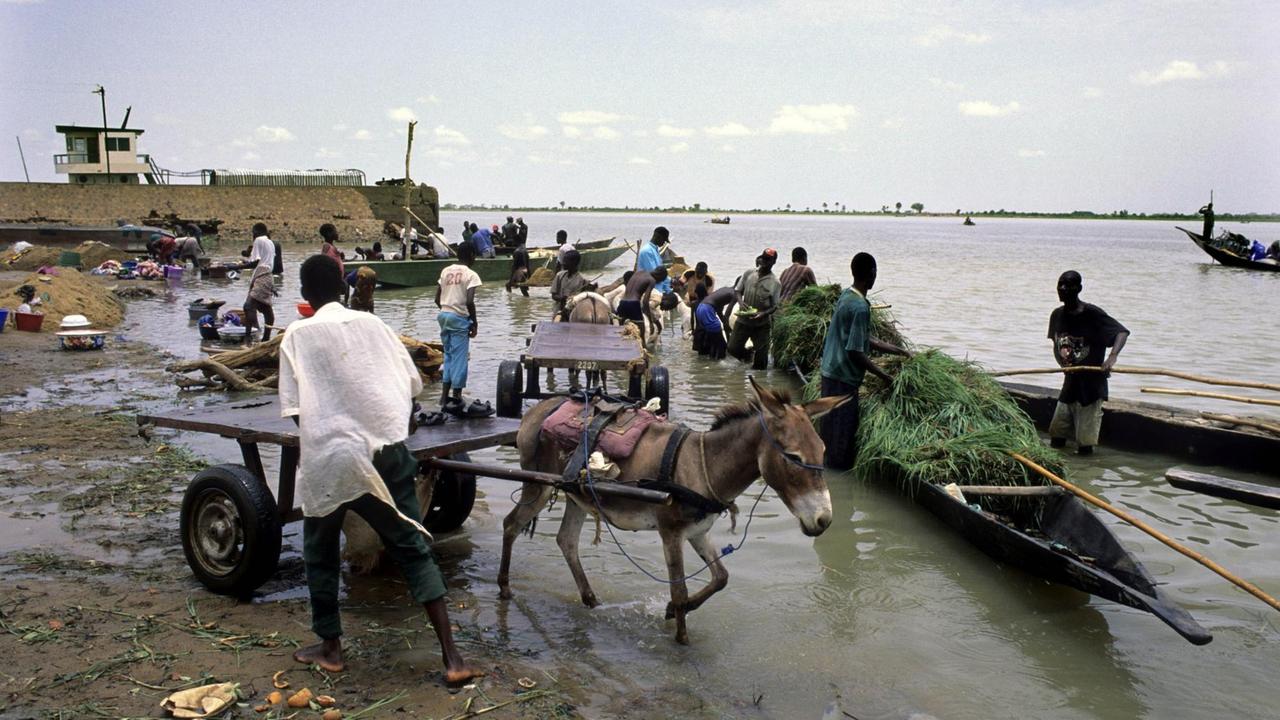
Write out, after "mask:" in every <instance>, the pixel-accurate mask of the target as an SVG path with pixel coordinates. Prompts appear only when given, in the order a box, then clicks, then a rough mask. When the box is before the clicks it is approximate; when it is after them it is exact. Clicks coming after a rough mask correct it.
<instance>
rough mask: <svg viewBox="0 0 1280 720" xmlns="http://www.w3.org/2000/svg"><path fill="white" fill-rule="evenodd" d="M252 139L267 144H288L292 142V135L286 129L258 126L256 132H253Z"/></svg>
mask: <svg viewBox="0 0 1280 720" xmlns="http://www.w3.org/2000/svg"><path fill="white" fill-rule="evenodd" d="M253 136H254V138H256V139H258V140H260V141H262V142H267V143H276V142H288V141H290V140H293V139H294V137H293V133H291V132H289V130H288V128H282V127H270V126H268V125H259V126H258V129H257V130H254V131H253Z"/></svg>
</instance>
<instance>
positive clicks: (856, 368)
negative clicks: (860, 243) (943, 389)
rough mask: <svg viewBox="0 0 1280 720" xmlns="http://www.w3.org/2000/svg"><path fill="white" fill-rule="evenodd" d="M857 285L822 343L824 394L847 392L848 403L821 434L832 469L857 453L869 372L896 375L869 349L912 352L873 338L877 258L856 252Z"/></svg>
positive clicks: (882, 376) (825, 424)
mask: <svg viewBox="0 0 1280 720" xmlns="http://www.w3.org/2000/svg"><path fill="white" fill-rule="evenodd" d="M849 269H850V270H851V271H852V272H853V287H852V288H846V289H845V291H844V292H843V293H841V294H840V299H839V300H837V301H836V309H835V312H833V313H832V314H831V325H830V326H829V327H828V328H827V340H826V344H825V345H823V348H822V397H832V396H838V395H849V396H850V399H849V402H846V403H844V404H842V405H840V406H839V407H837V408H836V409H834V410H832V411H831V412H829V413H827V415H826V417H824V418H823V419H822V429H821V432H819V435H820V436H821V437H822V441H823V442H824V443H826V446H827V453H826V457H825V458H824V462H825V464H826V466H827V467H829V468H832V469H833V470H848V469H849V468H851V467H853V463H854V461H855V460H856V459H857V457H858V389H859V388H860V387H861V386H862V378H863V377H865V376H866V374H867V372H870V373H871V374H873V375H875V376H876V377H878V378H880V379H881V380H883V381H885V383H891V382H893V378H891V377H890V376H889V374H888V373H886V372H885V371H884V370H881V369H880V367H879V366H877V365H876V364H875V363H874V362H872V361H871V358H870V357H868V355H867V353H869V352H871V349H872V348H875V349H876V350H878V351H880V352H888V353H895V354H897V355H904V356H908V357H909V356H910V353H908V352H907V351H906V350H903V349H902V348H900V347H898V346H897V345H891V344H889V343H886V342H881V341H879V340H876V339H875V338H873V337H871V304H870V303H868V302H867V293H868V292H870V291H871V288H872V286H873V285H875V284H876V259H875V258H874V257H872V256H871V255H870V254H868V253H858V254H857V255H854V256H853V261H852V262H851V263H849Z"/></svg>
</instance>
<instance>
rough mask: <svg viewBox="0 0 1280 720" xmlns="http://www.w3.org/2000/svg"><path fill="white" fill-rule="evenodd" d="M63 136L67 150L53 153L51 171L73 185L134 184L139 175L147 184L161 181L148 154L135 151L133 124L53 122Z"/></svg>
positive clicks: (135, 142) (136, 131) (136, 132)
mask: <svg viewBox="0 0 1280 720" xmlns="http://www.w3.org/2000/svg"><path fill="white" fill-rule="evenodd" d="M55 129H56V130H57V131H58V132H59V133H60V134H62V135H64V136H66V139H67V152H66V153H65V154H62V155H54V156H53V166H54V167H53V169H54V172H57V173H64V174H66V176H67V181H68V182H70V183H73V184H75V185H92V184H98V185H101V184H112V185H138V184H139V183H140V180H139V178H138V176H139V175H142V176H144V177H146V179H147V182H148V183H149V184H156V183H157V182H159V181H161V177H160V172H159V170H158V169H157V168H156V165H155V163H154V162H152V160H151V156H150V155H142V154H139V153H138V152H137V151H138V136H139V135H141V134H142V130H139V129H136V128H123V127H122V128H119V129H115V128H101V127H83V126H80V125H57V126H55Z"/></svg>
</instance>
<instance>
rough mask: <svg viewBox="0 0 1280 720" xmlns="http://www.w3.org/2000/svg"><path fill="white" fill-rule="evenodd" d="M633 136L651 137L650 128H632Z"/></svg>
mask: <svg viewBox="0 0 1280 720" xmlns="http://www.w3.org/2000/svg"><path fill="white" fill-rule="evenodd" d="M631 137H649V131H648V130H632V131H631Z"/></svg>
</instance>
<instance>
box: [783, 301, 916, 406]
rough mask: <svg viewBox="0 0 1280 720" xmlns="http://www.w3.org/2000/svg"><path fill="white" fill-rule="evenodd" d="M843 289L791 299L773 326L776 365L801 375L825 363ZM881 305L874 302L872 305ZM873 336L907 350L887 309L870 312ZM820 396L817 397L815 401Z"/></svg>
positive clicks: (904, 340)
mask: <svg viewBox="0 0 1280 720" xmlns="http://www.w3.org/2000/svg"><path fill="white" fill-rule="evenodd" d="M843 292H844V288H843V287H842V286H840V285H835V284H831V285H810V286H809V287H807V288H804V289H803V290H801V291H800V292H798V293H796V294H795V295H793V296H792V297H791V300H790V301H789V302H788V303H787V305H786V306H785V307H783V308H782V309H781V310H779V311H778V315H777V317H776V318H775V319H774V322H773V331H772V349H773V356H774V362H775V365H777V366H778V367H787V366H788V365H791V364H795V366H796V367H798V368H800V371H801V372H802V373H810V372H812V371H816V370H817V369H818V367H819V365H821V363H822V348H823V345H824V344H825V343H826V338H827V327H828V326H830V324H831V315H832V314H833V313H834V312H835V309H836V301H838V300H839V299H840V294H841V293H843ZM877 304H879V303H878V302H876V301H875V300H874V299H873V301H872V305H873V306H874V305H877ZM871 336H872V337H874V338H876V339H877V340H881V341H884V342H887V343H891V344H894V345H897V346H899V347H907V344H906V343H907V341H906V338H904V337H903V335H902V333H901V332H900V331H899V330H898V323H897V321H896V320H895V319H894V317H893V314H892V313H891V312H889V310H888V308H879V309H876V308H874V307H873V309H872V311H871ZM816 396H817V394H816V393H815V394H814V397H816Z"/></svg>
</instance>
